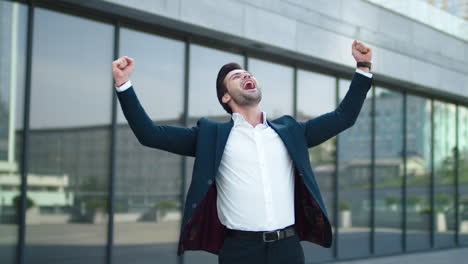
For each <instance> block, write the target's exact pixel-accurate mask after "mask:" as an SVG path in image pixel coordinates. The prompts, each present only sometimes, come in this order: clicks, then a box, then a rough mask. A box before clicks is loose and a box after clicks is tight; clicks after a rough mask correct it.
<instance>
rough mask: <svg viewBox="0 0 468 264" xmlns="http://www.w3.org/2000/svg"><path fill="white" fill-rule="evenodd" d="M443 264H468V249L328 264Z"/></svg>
mask: <svg viewBox="0 0 468 264" xmlns="http://www.w3.org/2000/svg"><path fill="white" fill-rule="evenodd" d="M332 263H333V264H413V263H417V264H441V263H443V264H445V263H468V248H467V247H465V248H455V249H442V250H436V251H431V252H420V253H408V254H404V255H398V256H389V257H375V258H368V259H361V260H352V261H339V262H330V264H332Z"/></svg>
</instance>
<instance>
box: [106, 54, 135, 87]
mask: <svg viewBox="0 0 468 264" xmlns="http://www.w3.org/2000/svg"><path fill="white" fill-rule="evenodd" d="M133 69H135V61H134V60H133V59H132V58H129V57H127V56H122V57H120V58H118V59H117V60H115V61H113V62H112V75H114V81H115V86H120V85H122V84H123V83H125V82H127V81H128V80H129V79H130V75H132V72H133Z"/></svg>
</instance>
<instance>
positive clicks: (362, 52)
mask: <svg viewBox="0 0 468 264" xmlns="http://www.w3.org/2000/svg"><path fill="white" fill-rule="evenodd" d="M351 53H352V54H353V57H354V59H355V60H356V62H357V61H365V62H370V61H371V60H372V48H370V47H368V46H367V45H366V44H364V43H362V42H359V41H357V40H354V42H353V45H352V52H351Z"/></svg>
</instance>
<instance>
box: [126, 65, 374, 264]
mask: <svg viewBox="0 0 468 264" xmlns="http://www.w3.org/2000/svg"><path fill="white" fill-rule="evenodd" d="M371 83H372V78H368V77H366V76H364V75H362V74H359V73H355V74H354V77H353V79H352V81H351V85H350V88H349V90H348V92H347V93H346V96H345V97H344V99H343V100H342V102H341V103H340V104H339V106H338V107H337V108H336V109H335V110H334V111H332V112H329V113H326V114H324V115H321V116H319V117H316V118H313V119H311V120H308V121H305V122H298V121H296V120H295V119H294V118H293V117H291V116H282V117H280V118H278V119H275V120H271V121H268V124H269V125H270V126H271V127H272V128H273V129H274V130H275V131H276V133H278V135H279V136H280V138H281V139H282V140H283V142H284V144H285V146H286V149H287V150H288V152H289V155H290V157H291V159H292V161H293V164H294V170H295V187H294V188H295V190H294V203H295V204H294V208H295V221H296V222H295V225H296V230H297V232H298V235H299V237H300V239H301V240H307V241H310V242H313V243H316V244H318V245H321V246H323V247H330V246H331V243H332V229H331V225H330V222H329V219H328V214H327V210H326V208H325V204H324V202H323V200H322V196H321V194H320V190H319V186H318V184H317V181H316V179H315V176H314V173H313V171H312V167H311V165H310V161H309V152H308V150H307V149H308V148H311V147H314V146H317V145H319V144H321V143H322V142H324V141H326V140H328V139H330V138H332V137H334V136H335V135H337V134H338V133H340V132H341V131H343V130H345V129H347V128H349V127H351V126H352V125H353V124H354V123H355V121H356V119H357V117H358V115H359V112H360V110H361V107H362V104H363V102H364V100H365V98H366V94H367V92H368V90H369V88H370V87H371ZM117 96H118V99H119V102H120V105H121V107H122V110H123V113H124V115H125V117H126V119H127V120H128V123H129V125H130V127H131V129H132V131H133V132H134V134H135V136H136V137H137V138H138V141H139V142H140V143H141V144H143V145H144V146H147V147H151V148H157V149H161V150H166V151H169V152H173V153H176V154H180V155H186V156H192V157H195V164H194V167H193V173H192V182H191V183H190V187H189V190H188V194H187V199H186V201H185V208H184V214H183V218H182V224H181V232H180V238H179V247H178V255H182V254H183V253H184V251H185V250H205V251H208V252H211V253H214V254H218V252H219V250H220V248H221V246H222V245H223V241H224V233H225V231H226V227H225V226H224V225H222V224H221V223H220V221H219V218H218V212H217V208H216V193H217V190H216V184H215V182H216V175H217V172H218V168H219V164H220V162H221V157H222V155H223V152H224V147H225V145H226V141H227V139H228V137H229V133H230V131H231V128H232V126H233V121H232V120H231V121H230V122H227V123H218V122H214V121H211V120H208V119H206V118H201V119H200V120H198V123H197V126H195V127H192V128H185V127H175V126H160V125H156V124H154V123H153V121H152V120H151V119H150V118H149V117H148V115H147V114H146V112H145V111H144V109H143V107H142V106H141V105H140V103H139V101H138V98H137V96H136V94H135V91H134V89H133V87H130V88H129V89H127V90H125V91H123V92H117Z"/></svg>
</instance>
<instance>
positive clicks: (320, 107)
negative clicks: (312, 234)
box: [297, 70, 336, 262]
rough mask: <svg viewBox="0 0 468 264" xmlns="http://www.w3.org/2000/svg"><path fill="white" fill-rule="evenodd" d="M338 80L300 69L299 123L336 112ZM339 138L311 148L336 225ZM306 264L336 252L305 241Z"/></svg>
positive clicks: (313, 160)
mask: <svg viewBox="0 0 468 264" xmlns="http://www.w3.org/2000/svg"><path fill="white" fill-rule="evenodd" d="M335 86H336V85H335V78H333V77H330V76H326V75H322V74H318V73H313V72H308V71H304V70H298V72H297V108H298V109H297V120H298V121H305V120H309V119H312V118H315V117H317V116H319V115H322V114H325V113H327V112H330V111H333V110H334V109H335V105H336V104H335V101H336V92H335ZM335 152H336V139H335V138H332V139H330V140H328V141H326V142H324V143H322V144H321V145H319V146H316V147H314V148H311V149H309V157H310V162H311V163H312V166H313V167H312V168H313V170H314V174H315V177H316V179H317V182H318V184H319V186H320V191H321V193H322V197H323V199H324V201H325V205H326V207H327V211H328V216H329V218H330V221H331V222H332V225H333V226H335V224H334V219H333V211H334V208H333V203H334V200H333V197H334V189H333V186H334V180H333V179H334V174H335V170H336V168H335ZM302 246H303V248H304V254H305V256H306V262H321V261H326V260H331V259H333V250H332V249H325V248H323V247H320V246H317V245H315V244H312V243H309V242H303V243H302Z"/></svg>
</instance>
